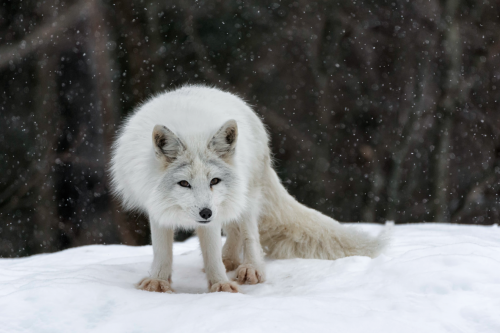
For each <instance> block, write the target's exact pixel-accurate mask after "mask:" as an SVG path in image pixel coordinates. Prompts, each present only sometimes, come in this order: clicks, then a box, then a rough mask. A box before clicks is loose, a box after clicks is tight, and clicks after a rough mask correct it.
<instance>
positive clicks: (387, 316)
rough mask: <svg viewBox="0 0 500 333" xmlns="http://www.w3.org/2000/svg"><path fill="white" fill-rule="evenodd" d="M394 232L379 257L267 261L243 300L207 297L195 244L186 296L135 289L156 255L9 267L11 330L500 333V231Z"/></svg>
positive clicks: (4, 276)
mask: <svg viewBox="0 0 500 333" xmlns="http://www.w3.org/2000/svg"><path fill="white" fill-rule="evenodd" d="M361 226H362V227H363V228H365V229H367V230H369V231H370V232H373V233H377V232H378V231H379V230H380V227H379V226H376V225H361ZM394 229H395V230H394V241H393V243H392V245H391V246H390V248H389V249H388V251H387V252H386V253H385V254H384V255H382V256H380V257H378V258H376V259H369V258H366V257H350V258H344V259H339V260H336V261H322V260H305V259H293V260H268V261H267V269H268V272H267V277H268V280H267V282H266V283H264V284H261V285H256V286H242V290H243V294H225V293H217V294H208V293H206V291H207V286H206V281H205V277H204V273H203V272H202V258H201V254H200V250H199V248H198V240H197V239H196V238H193V239H191V240H188V241H187V242H185V243H178V244H175V249H174V255H175V258H174V275H173V281H174V284H173V287H174V288H175V290H176V292H177V293H176V294H158V293H148V292H145V291H139V290H136V289H134V287H133V284H134V283H136V282H138V281H139V280H140V279H141V278H142V277H143V276H145V275H146V274H147V271H148V269H149V265H150V263H151V260H152V249H151V247H150V246H145V247H129V246H120V245H108V246H99V245H95V246H85V247H80V248H75V249H70V250H66V251H62V252H59V253H54V254H48V255H37V256H32V257H28V258H23V259H1V260H0V309H1V310H0V331H2V332H37V333H38V332H52V333H53V332H87V331H92V332H169V333H171V332H183V333H186V332H197V333H199V332H252V333H256V332H287V333H290V332H363V333H366V332H384V333H388V332H397V333H400V332H405V333H407V332H419V333H420V332H433V333H436V332H500V315H499V310H500V229H499V228H497V227H476V226H455V225H442V224H420V225H403V226H396V227H395V228H394Z"/></svg>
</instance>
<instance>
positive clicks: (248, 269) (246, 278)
mask: <svg viewBox="0 0 500 333" xmlns="http://www.w3.org/2000/svg"><path fill="white" fill-rule="evenodd" d="M236 280H237V281H238V283H239V284H257V283H261V282H264V280H265V276H264V270H263V269H259V268H257V267H255V266H253V265H250V264H244V265H240V267H238V269H237V270H236Z"/></svg>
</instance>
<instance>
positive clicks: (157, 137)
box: [153, 125, 186, 163]
mask: <svg viewBox="0 0 500 333" xmlns="http://www.w3.org/2000/svg"><path fill="white" fill-rule="evenodd" d="M153 146H154V149H155V155H156V158H157V159H158V160H165V161H166V162H167V163H172V162H173V161H174V160H175V159H176V158H177V156H178V155H179V154H180V153H181V152H182V151H183V150H185V149H186V147H185V146H184V144H183V143H182V141H181V140H180V139H179V138H178V137H177V136H176V135H175V134H174V132H172V131H171V130H169V129H168V128H167V127H165V126H163V125H156V126H155V128H154V129H153Z"/></svg>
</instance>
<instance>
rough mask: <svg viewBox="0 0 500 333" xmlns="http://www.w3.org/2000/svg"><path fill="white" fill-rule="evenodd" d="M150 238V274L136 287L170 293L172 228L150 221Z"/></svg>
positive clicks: (171, 290)
mask: <svg viewBox="0 0 500 333" xmlns="http://www.w3.org/2000/svg"><path fill="white" fill-rule="evenodd" d="M150 224H151V240H152V242H153V265H152V266H151V272H150V276H149V277H146V278H144V279H142V280H141V281H140V282H139V283H138V284H137V288H138V289H142V290H147V291H156V292H163V293H172V292H173V291H174V290H173V289H172V288H171V287H170V284H171V283H172V261H173V255H172V247H173V243H174V230H173V229H170V228H164V227H161V226H159V225H158V224H157V223H156V222H155V221H151V223H150Z"/></svg>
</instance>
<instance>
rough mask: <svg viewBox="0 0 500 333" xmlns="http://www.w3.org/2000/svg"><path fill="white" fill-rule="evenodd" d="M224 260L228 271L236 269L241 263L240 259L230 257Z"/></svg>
mask: <svg viewBox="0 0 500 333" xmlns="http://www.w3.org/2000/svg"><path fill="white" fill-rule="evenodd" d="M222 262H223V263H224V267H226V272H231V271H234V270H235V269H236V268H238V266H239V265H240V263H239V261H236V260H234V259H229V258H222Z"/></svg>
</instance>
